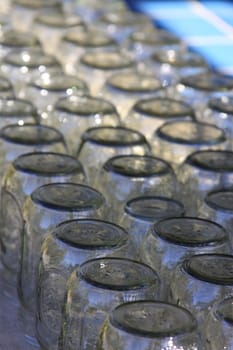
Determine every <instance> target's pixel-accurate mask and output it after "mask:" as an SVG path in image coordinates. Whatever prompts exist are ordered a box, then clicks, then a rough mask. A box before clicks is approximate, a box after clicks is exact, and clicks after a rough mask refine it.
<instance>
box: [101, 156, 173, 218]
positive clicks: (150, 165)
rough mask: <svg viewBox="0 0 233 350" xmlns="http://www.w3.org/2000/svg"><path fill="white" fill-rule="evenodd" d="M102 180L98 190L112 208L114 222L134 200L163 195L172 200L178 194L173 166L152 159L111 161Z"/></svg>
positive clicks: (102, 171)
mask: <svg viewBox="0 0 233 350" xmlns="http://www.w3.org/2000/svg"><path fill="white" fill-rule="evenodd" d="M98 178H99V179H98V188H100V189H101V192H102V193H103V194H104V196H105V198H106V200H107V201H108V202H109V204H110V206H111V208H112V215H113V217H112V219H114V221H115V220H118V219H120V218H121V217H122V215H123V213H124V206H125V203H126V201H128V200H129V199H131V198H133V197H136V196H139V195H163V194H165V195H167V196H168V197H172V196H175V195H176V191H177V190H178V188H177V181H176V176H175V174H174V171H173V169H172V168H171V167H170V165H169V164H168V163H166V162H165V161H163V160H162V159H160V158H156V157H152V156H138V155H120V156H116V157H113V158H110V159H108V160H107V162H106V163H105V164H104V165H103V167H102V169H101V171H100V174H99V177H98ZM95 186H96V187H97V183H96V185H95Z"/></svg>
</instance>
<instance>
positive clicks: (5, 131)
mask: <svg viewBox="0 0 233 350" xmlns="http://www.w3.org/2000/svg"><path fill="white" fill-rule="evenodd" d="M0 149H1V152H0V164H1V170H0V174H1V176H2V175H3V174H4V173H5V171H6V169H7V167H8V165H9V164H10V163H11V162H12V161H13V160H15V159H16V158H17V157H18V156H20V155H22V154H24V153H29V152H35V151H37V152H41V151H43V152H47V151H48V152H58V153H67V147H66V144H65V141H64V137H63V135H62V134H61V133H60V132H59V131H58V130H57V129H55V128H52V127H48V126H45V125H37V124H24V125H18V124H11V125H7V126H4V127H3V128H2V129H1V137H0Z"/></svg>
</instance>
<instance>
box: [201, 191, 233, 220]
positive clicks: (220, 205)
mask: <svg viewBox="0 0 233 350" xmlns="http://www.w3.org/2000/svg"><path fill="white" fill-rule="evenodd" d="M221 194H223V195H224V194H231V195H232V199H233V188H221V189H218V190H214V191H211V192H208V193H207V195H206V197H205V202H206V204H207V205H208V206H209V207H210V208H212V209H214V210H217V211H218V210H219V211H223V212H226V213H229V214H233V202H232V203H231V204H232V206H229V205H228V201H227V198H223V200H224V201H221V202H218V195H220V196H221ZM216 197H217V198H216Z"/></svg>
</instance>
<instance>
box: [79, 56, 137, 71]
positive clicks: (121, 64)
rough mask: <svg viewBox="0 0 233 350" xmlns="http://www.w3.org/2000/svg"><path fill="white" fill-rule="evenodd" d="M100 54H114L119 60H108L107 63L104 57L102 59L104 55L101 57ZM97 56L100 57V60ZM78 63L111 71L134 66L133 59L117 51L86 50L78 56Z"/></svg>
mask: <svg viewBox="0 0 233 350" xmlns="http://www.w3.org/2000/svg"><path fill="white" fill-rule="evenodd" d="M101 55H102V56H106V57H107V56H109V57H110V56H111V55H112V56H113V55H116V57H117V56H118V59H119V61H118V62H116V61H115V62H113V61H111V60H110V62H109V63H108V62H107V61H106V59H105V60H104V57H101ZM97 58H98V59H97ZM99 58H101V60H100V59H99ZM120 59H121V60H120ZM80 63H81V64H83V65H85V66H87V67H91V68H96V69H100V70H102V71H113V70H117V69H119V70H121V69H127V68H133V67H135V61H134V60H133V59H131V58H129V57H127V56H126V55H124V54H122V53H120V52H118V51H109V52H107V51H103V52H87V53H84V54H83V55H82V56H81V57H80Z"/></svg>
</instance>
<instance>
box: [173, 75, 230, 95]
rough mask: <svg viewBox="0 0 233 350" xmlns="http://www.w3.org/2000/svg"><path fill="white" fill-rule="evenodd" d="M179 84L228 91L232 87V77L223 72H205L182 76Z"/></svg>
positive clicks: (206, 89)
mask: <svg viewBox="0 0 233 350" xmlns="http://www.w3.org/2000/svg"><path fill="white" fill-rule="evenodd" d="M180 84H182V85H185V86H187V87H189V88H193V89H196V90H200V91H201V90H202V91H206V92H214V91H229V90H232V88H233V78H232V77H231V76H229V75H225V74H220V73H215V72H205V73H198V74H193V75H190V76H186V77H183V78H181V79H180Z"/></svg>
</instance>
